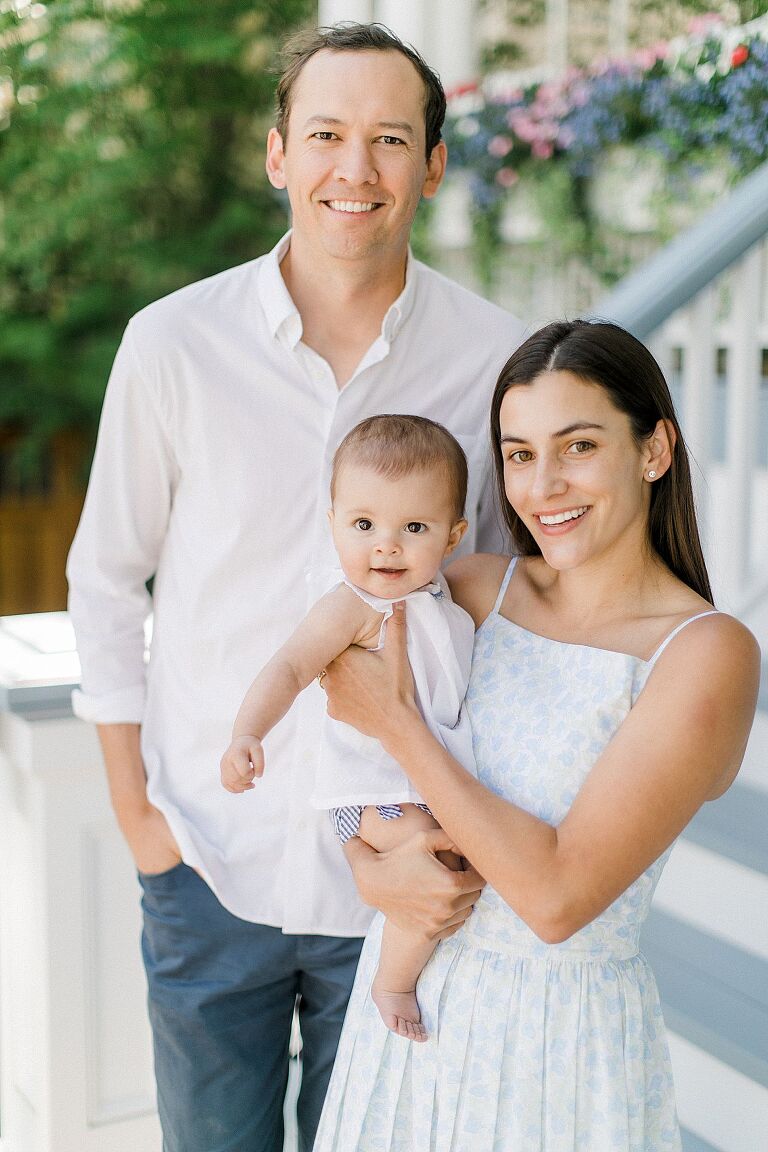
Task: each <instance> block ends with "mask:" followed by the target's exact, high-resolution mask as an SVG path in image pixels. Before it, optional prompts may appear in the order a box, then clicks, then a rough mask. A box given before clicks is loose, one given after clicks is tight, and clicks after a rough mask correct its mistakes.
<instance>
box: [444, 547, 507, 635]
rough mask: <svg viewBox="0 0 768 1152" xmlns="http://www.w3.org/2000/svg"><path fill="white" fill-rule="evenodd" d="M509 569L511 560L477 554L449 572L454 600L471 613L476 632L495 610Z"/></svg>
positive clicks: (450, 568)
mask: <svg viewBox="0 0 768 1152" xmlns="http://www.w3.org/2000/svg"><path fill="white" fill-rule="evenodd" d="M508 567H509V556H495V555H492V554H491V553H487V552H477V553H475V555H474V556H461V557H459V559H458V560H454V562H453V563H452V564H451V565H450V566H449V567H448V568H447V569H446V572H445V578H446V580H447V581H448V587H449V588H450V590H451V596H452V597H453V599H454V600H455V601H456V603H457V604H459V605H460V606H461V607H462V608H463V609H464V611H465V612H469V614H470V616H471V617H472V619H473V620H474V622H475V627H476V628H479V627H480V625H481V624H482V622H483V620H485V618H486V616H487V615H488V614H489V612H490V611H491V609H492V608H493V605H494V604H495V602H496V596H497V595H498V591H499V588H500V587H501V582H502V580H503V579H504V573H505V572H506V570H507V568H508Z"/></svg>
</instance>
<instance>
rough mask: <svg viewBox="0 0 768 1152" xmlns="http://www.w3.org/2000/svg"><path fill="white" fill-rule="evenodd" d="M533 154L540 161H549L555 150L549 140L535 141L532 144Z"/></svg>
mask: <svg viewBox="0 0 768 1152" xmlns="http://www.w3.org/2000/svg"><path fill="white" fill-rule="evenodd" d="M531 152H532V153H533V155H534V156H538V157H539V159H540V160H549V158H550V156H551V155H552V153H553V152H554V148H553V147H552V144H551V143H550V141H549V140H534V141H533V143H532V144H531Z"/></svg>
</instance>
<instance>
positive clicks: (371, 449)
mask: <svg viewBox="0 0 768 1152" xmlns="http://www.w3.org/2000/svg"><path fill="white" fill-rule="evenodd" d="M466 490H467V462H466V459H465V457H464V453H463V451H462V449H461V447H460V445H459V444H458V443H457V441H456V440H455V439H454V438H453V436H451V434H450V433H449V432H447V431H446V429H445V428H443V427H442V426H441V425H440V424H435V423H434V422H433V421H431V420H427V419H425V418H423V417H420V416H373V417H371V418H370V419H368V420H364V421H362V423H360V424H358V425H357V426H356V427H355V428H353V429H352V431H351V432H350V433H349V434H348V435H347V436H346V437H345V438H344V440H342V442H341V444H340V445H339V448H338V450H337V452H336V455H335V457H334V460H333V470H332V475H331V510H330V512H329V514H328V515H329V518H330V521H331V528H332V531H333V542H334V545H335V547H336V552H337V554H338V558H339V562H340V565H341V568H340V570H339V569H335V570H334V571H333V572H332V573H331V574H330V577H329V591H327V592H326V593H325V595H324V596H322V597H321V599H320V600H318V601H317V603H316V604H314V606H313V607H312V608H311V609H310V611H309V613H308V614H307V616H306V617H305V618H304V620H303V621H302V622H301V624H300V625H299V626H298V628H297V629H296V631H295V632H294V633H293V635H292V636H291V637H290V639H289V640H288V641H287V642H286V643H285V644H284V645H283V647H282V648H281V649H280V650H279V651H278V652H277V653H276V654H275V655H274V656H273V657H272V659H271V660H270V661H269V663H268V664H267V665H266V666H265V667H264V668H263V669H262V670H261V672H260V673H259V675H258V676H257V677H256V679H255V680H254V682H253V684H252V685H251V687H250V688H249V689H248V692H247V694H246V696H245V699H244V700H243V703H242V705H241V707H240V711H239V712H238V714H237V718H236V720H235V724H234V729H233V736H232V743H231V744H230V746H229V748H228V749H227V751H226V752H225V754H224V756H223V758H222V761H221V779H222V783H223V785H224V787H225V788H227V789H228V790H229V791H230V792H244V791H245V790H246V789H249V788H253V786H254V785H253V778H254V777H255V776H261V775H262V773H263V771H264V754H263V751H262V743H261V742H262V740H263V739H264V737H265V736H266V734H267V733H268V732H269V731H270V729H272V728H273V727H274V726H275V725H276V724H277V722H278V721H279V720H280V719H281V718H282V717H283V716H284V715H285V713H286V712H287V711H288V709H289V708H290V707H291V705H292V704H293V702H294V700H295V699H296V697H297V696H298V694H299V693H300V692H301V691H302V690H303V689H304V688H306V687H307V686H308V685H310V684H311V683H312V681H313V680H314V679H315V678H316V677H317V678H319V677H321V676H322V671H323V669H324V668H325V666H326V665H327V664H329V663H330V662H331V661H332V660H333V659H334V657H336V656H338V655H339V654H340V653H341V652H343V651H344V650H345V649H346V648H348V647H349V645H350V644H357V645H359V646H361V647H363V648H368V649H371V650H374V649H377V648H380V647H381V645H382V643H383V638H384V629H385V626H386V620H387V619H388V617H389V616H391V615H392V604H393V603H394V602H396V601H400V600H405V601H406V602H407V612H406V631H407V643H408V656H409V659H410V662H411V668H412V671H413V678H414V684H415V689H416V703H417V705H418V707H419V708H420V710H421V712H422V715H423V716H424V719H425V720H426V722H427V724H428V725H429V727H430V729H431V730H432V732H433V733H434V734H435V736H436V737H437V738H438V739H439V740H440V741H441V742H442V743H443V744H444V746H445V747H447V748H448V749H449V751H450V752H451V753H452V754H453V755H454V756H455V757H456V758H457V759H459V760H460V762H461V763H463V764H464V766H465V767H466V768H468V769H470V770H472V771H474V759H473V756H472V739H471V733H470V731H469V724H468V721H467V720H466V718H465V717H464V715H463V714H462V712H461V704H462V701H463V699H464V693H465V690H466V686H467V680H468V678H469V665H470V661H471V657H472V643H473V637H474V625H473V623H472V620H471V619H470V617H469V616H468V615H467V614H466V612H464V611H463V610H462V609H461V608H459V607H458V605H456V604H454V603H453V602H452V601H451V599H450V594H449V592H448V588H447V585H446V583H445V580H444V579H443V577H442V575H441V574H440V564H441V562H442V561H443V559H444V558H445V557H446V556H448V555H449V553H451V552H452V551H453V550H454V548H455V547H456V546H457V544H458V543H459V541H460V540H461V538H462V536H463V535H464V532H465V531H466V528H467V522H466V520H465V519H464V502H465V499H466ZM312 803H313V805H314V806H315V807H317V808H325V809H328V810H329V811H330V813H331V817H332V820H333V824H334V828H335V830H336V833H337V835H338V837H339V839H340V840H341V842H342V844H344V843H346V841H347V840H349V839H351V838H352V837H353V836H360V837H361V838H362V839H363V840H364V841H365V842H366V843H367V844H369V845H370V846H371V847H372V848H374V849H375V850H376V851H379V852H383V851H388V850H390V849H391V848H393V847H394V846H395V845H396V844H399V843H402V842H404V841H405V840H407V839H409V838H410V837H411V836H413V835H414V833H415V832H416V831H417V830H419V829H424V828H436V827H438V825H437V822H436V821H435V820H434V818H433V816H432V814H431V813H430V811H429V809H428V808H427V806H426V805H425V804H424V803H423V802H422V800H421V797H420V796H419V795H418V793H416V792H415V791H414V789H413V787H412V786H411V784H410V781H409V780H408V778H407V777H406V776H405V774H404V773H403V771H402V769H401V768H400V766H399V765H398V764H397V763H396V761H395V760H393V759H392V757H391V756H389V755H388V754H387V753H386V752H385V751H384V749H383V748H382V746H381V745H380V744H379V743H378V741H376V740H372V739H371V738H370V737H367V736H363V735H361V734H360V733H359V732H357V731H356V730H355V729H354V728H351V727H349V726H348V725H346V724H342V723H341V722H339V721H335V720H331V719H330V718H329V717H327V716H326V718H325V727H324V732H323V738H322V741H321V749H320V757H319V764H318V769H317V774H316V779H315V790H314V795H313V797H312ZM440 858H441V859H442V860H443V863H445V864H447V865H448V866H449V867H451V868H453V869H454V870H458V869H460V868H461V866H462V865H461V860H460V858H459V857H458V856H457V855H455V854H454V853H440ZM433 950H434V943H433V942H431V941H429V940H425V939H424V938H423V937H422V936H420V935H417V934H416V933H410V932H407V931H405V930H403V929H401V928H399V927H397V926H396V925H394V924H392V923H391V922H390V921H389V920H387V921H386V922H385V924H384V930H383V935H382V943H381V956H380V959H379V967H378V971H377V974H376V977H375V980H374V983H373V987H372V990H371V995H372V997H373V1000H374V1002H375V1003H376V1006H377V1007H378V1009H379V1012H380V1013H381V1016H382V1019H383V1020H384V1023H385V1024H386V1025H387V1027H388V1028H390V1029H392V1031H393V1032H396V1033H397V1034H398V1035H400V1036H404V1037H406V1038H407V1039H410V1040H426V1038H427V1036H426V1030H425V1028H424V1026H423V1024H422V1023H421V1014H420V1012H419V1006H418V1002H417V1000H416V981H417V979H418V976H419V973H420V972H421V970H422V968H423V967H424V965H425V964H426V962H427V960H428V959H429V957H430V956H431V954H432V952H433Z"/></svg>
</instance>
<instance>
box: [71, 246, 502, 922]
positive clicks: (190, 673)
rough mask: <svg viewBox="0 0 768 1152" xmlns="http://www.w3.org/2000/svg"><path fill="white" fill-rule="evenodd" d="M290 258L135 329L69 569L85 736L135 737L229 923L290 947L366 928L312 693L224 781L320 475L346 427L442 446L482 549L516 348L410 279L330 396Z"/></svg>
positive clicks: (315, 542) (294, 598)
mask: <svg viewBox="0 0 768 1152" xmlns="http://www.w3.org/2000/svg"><path fill="white" fill-rule="evenodd" d="M289 242H290V234H289V235H288V236H286V237H285V238H284V239H283V240H282V241H281V242H280V244H279V245H278V246H277V247H276V248H275V249H274V250H273V251H272V252H271V253H269V254H268V255H267V256H264V257H262V258H260V259H258V260H253V261H251V262H249V263H247V264H244V265H242V266H240V267H238V268H233V269H230V270H228V271H226V272H222V273H221V274H219V275H218V276H213V277H211V278H210V279H208V280H203V281H201V282H199V283H197V284H192V285H190V286H189V287H187V288H183V289H181V290H180V291H178V292H175V293H173V294H172V295H170V296H168V297H166V298H165V299H162V300H159V301H157V302H156V303H154V304H152V305H150V306H149V307H148V308H146V309H144V310H143V311H142V312H140V313H139V314H138V315H137V316H135V317H134V318H133V320H132V321H131V322H130V324H129V325H128V328H127V330H126V333H125V336H124V339H123V342H122V344H121V347H120V349H119V351H118V354H117V357H116V359H115V364H114V368H113V370H112V374H111V377H110V381H109V387H108V389H107V394H106V398H105V401H104V410H103V414H102V420H101V427H100V431H99V439H98V444H97V449H96V455H95V458H94V462H93V469H92V472H91V479H90V484H89V488H88V495H87V498H86V502H85V508H84V511H83V516H82V520H81V522H80V526H79V528H78V531H77V535H76V537H75V541H74V544H73V546H72V551H71V554H70V558H69V565H68V575H69V580H70V612H71V615H72V620H73V623H74V626H75V631H76V634H77V640H78V648H79V652H80V658H81V663H82V690H81V691H79V692H77V693H75V696H74V701H73V703H74V708H75V712H76V714H77V715H78V716H80V717H82V718H83V719H85V720H89V721H93V722H96V723H102V724H109V723H133V722H140V723H141V725H142V752H143V756H144V762H145V766H146V771H147V779H148V796H149V799H150V801H151V802H152V803H153V804H155V805H156V806H157V807H158V808H159V809H160V810H161V811H162V812H163V813H164V815H165V816H166V818H167V820H168V822H169V824H170V827H171V830H172V832H173V834H174V836H175V837H176V840H177V841H178V844H179V848H180V849H181V852H182V856H183V859H184V860H185V861H186V863H188V864H190V865H191V866H193V867H194V868H197V869H198V870H199V872H200V873H201V874H202V875H203V876H204V877H205V879H206V880H207V882H208V883H209V884H210V885H211V887H212V888H213V890H214V891H215V892H216V894H217V896H218V897H219V899H220V900H221V902H222V903H223V904H224V905H225V907H227V908H229V909H230V910H231V911H232V912H234V913H235V914H236V915H237V916H240V917H242V918H244V919H246V920H252V921H255V922H258V923H262V924H270V925H274V926H278V927H282V928H283V930H284V931H286V932H306V933H321V934H326V935H339V936H355V935H360V934H362V933H364V932H365V930H366V928H367V926H368V923H369V919H370V910H369V909H367V908H365V907H364V906H363V904H362V903H361V901H360V899H359V897H358V896H357V893H356V890H355V886H354V883H353V880H352V877H351V874H350V872H349V869H348V867H347V864H346V861H345V859H344V857H343V854H342V852H341V849H340V847H339V844H338V842H337V840H336V838H335V836H334V835H333V833H332V830H331V826H330V821H329V819H328V814H327V813H324V812H317V811H315V810H313V809H312V808H311V807H310V805H309V802H308V801H309V795H310V790H311V782H312V777H313V769H314V763H313V757H314V755H315V753H316V749H317V743H318V740H317V734H318V731H319V724H320V719H321V715H322V710H323V705H324V699H325V697H324V695H323V693H322V691H321V690H320V689H319V688H318V687H317V686H316V685H313V686H312V687H311V688H309V689H307V691H306V692H304V693H303V694H302V697H301V699H300V700H299V701H298V702H297V704H296V705H295V706H294V707H293V708H292V709H291V711H290V713H289V714H288V716H287V717H286V718H285V719H284V720H283V721H282V722H281V723H280V724H279V725H278V726H277V727H276V728H275V729H274V731H273V732H271V733H270V735H269V736H268V738H267V740H266V741H265V755H266V765H267V766H266V772H265V775H264V777H263V779H262V780H259V781H257V784H256V788H255V789H254V790H253V791H251V792H247V793H245V794H243V795H239V796H235V795H232V794H231V793H229V792H226V791H225V790H224V789H223V788H222V787H221V784H220V782H219V759H220V757H221V754H222V752H223V751H224V749H225V748H226V747H227V745H228V743H229V739H230V733H231V727H232V722H233V719H234V716H235V713H236V711H237V709H238V707H239V704H240V701H241V699H242V696H243V694H244V692H245V690H246V688H247V687H248V685H249V683H250V681H251V680H252V679H253V677H254V675H255V673H256V672H257V671H258V670H259V668H260V667H261V666H262V665H263V664H264V663H265V662H266V661H267V659H268V658H269V657H270V656H271V655H272V654H273V653H274V651H275V650H276V649H277V648H278V647H279V646H280V645H281V644H282V643H283V641H284V640H285V639H286V638H287V636H288V635H289V634H290V633H291V631H292V630H293V628H294V627H295V626H296V624H297V623H298V621H299V620H300V619H301V617H302V616H303V614H304V613H305V612H306V610H307V608H308V606H309V604H310V603H311V601H312V599H313V596H314V593H313V590H312V589H311V588H310V587H309V586H308V583H307V572H308V571H309V570H310V569H313V568H323V567H327V566H328V565H329V564H333V563H334V562H335V557H334V554H333V550H332V544H331V539H330V531H329V527H328V521H327V516H326V512H327V509H328V506H329V502H330V501H329V476H330V466H331V460H332V457H333V453H334V451H335V449H336V446H337V445H338V443H339V441H340V440H341V439H342V437H343V436H344V435H345V434H346V433H347V432H348V431H349V430H350V429H351V428H352V427H354V425H355V424H357V423H358V422H359V421H360V420H361V419H363V418H364V417H366V416H369V415H372V414H375V413H382V412H410V413H416V414H419V415H424V416H429V417H431V418H432V419H434V420H438V421H440V422H441V423H443V424H445V425H446V426H447V427H448V428H449V429H450V430H451V431H452V432H453V433H454V434H455V435H456V436H457V438H458V439H459V441H460V442H461V444H462V445H463V447H464V449H465V451H466V453H467V456H468V459H469V465H470V486H469V498H468V502H467V514H468V518H469V521H470V529H469V531H468V533H467V535H466V536H465V539H464V542H463V546H462V550H463V551H472V550H475V548H476V547H477V540H478V532H479V531H485V533H486V540H488V539H490V537H489V536H488V535H487V533H488V531H489V530H492V529H491V527H490V526H491V524H492V520H493V512H492V510H491V508H490V507H488V499H487V496H488V491H489V486H488V451H487V432H486V426H487V424H488V411H489V398H490V393H491V389H492V386H493V384H494V382H495V379H496V377H497V375H498V372H499V370H500V368H501V366H502V365H503V364H504V362H505V360H506V359H507V357H508V356H509V355H511V353H512V351H513V350H514V349H515V348H516V347H517V345H518V344H519V343H520V340H521V338H522V335H523V331H522V326H521V324H520V323H519V322H518V321H517V320H515V319H514V318H513V317H511V316H510V315H508V314H507V313H505V312H503V311H502V310H501V309H499V308H497V307H495V306H494V305H492V304H489V303H487V302H485V301H483V300H481V299H480V298H479V297H477V296H474V295H472V294H471V293H469V292H467V291H465V290H464V289H462V288H460V287H459V286H458V285H456V284H454V283H452V282H451V281H449V280H446V279H445V278H444V277H442V276H440V275H438V274H437V273H435V272H433V271H432V270H430V269H429V268H427V267H425V266H424V265H423V264H420V263H419V262H417V261H415V260H413V259H412V258H409V262H408V271H407V276H406V283H405V288H404V289H403V292H402V293H401V295H400V296H399V297H398V299H397V300H396V301H395V303H394V304H393V305H392V306H391V308H390V309H389V310H388V312H387V314H386V316H385V317H384V321H383V324H382V327H381V334H380V335H379V336H378V337H377V339H376V340H375V341H374V343H373V344H372V345H371V347H370V348H369V349H368V352H367V353H366V355H365V356H364V357H363V359H362V360H361V362H360V364H359V365H358V368H357V370H356V372H355V374H354V376H353V377H352V379H351V380H350V381H349V383H348V384H346V385H345V387H344V388H342V389H341V390H340V389H339V388H338V387H337V384H336V380H335V378H334V375H333V372H332V371H331V368H330V366H329V365H328V363H327V362H326V361H325V360H323V359H322V358H321V357H320V356H319V355H317V353H315V352H313V351H312V350H311V349H310V348H308V347H307V346H306V345H304V344H303V343H302V341H301V336H302V322H301V317H300V315H299V313H298V311H297V310H296V307H295V305H294V303H293V301H292V299H291V297H290V295H289V294H288V291H287V289H286V286H285V283H284V281H283V278H282V276H281V274H280V260H281V258H282V256H283V255H284V254H285V252H286V251H287V248H288V244H289ZM350 322H351V323H353V322H354V317H351V319H350ZM484 503H485V506H483V504H484ZM153 575H154V584H153V588H152V599H151V601H150V597H149V595H148V593H147V590H146V582H147V581H148V580H149V578H150V577H151V576H153ZM151 608H153V610H154V624H153V636H152V645H151V656H150V660H149V664H148V665H145V660H144V647H145V645H144V625H145V622H146V619H147V616H148V614H149V612H150V609H151Z"/></svg>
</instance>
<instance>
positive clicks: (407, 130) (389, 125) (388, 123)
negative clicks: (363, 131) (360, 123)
mask: <svg viewBox="0 0 768 1152" xmlns="http://www.w3.org/2000/svg"><path fill="white" fill-rule="evenodd" d="M376 127H377V128H385V129H386V130H387V131H392V132H402V133H403V135H404V136H411V137H412V138H413V139H415V137H416V132H415V131H414V129H413V125H411V124H409V123H408V121H407V120H379V122H378V124H377V125H376Z"/></svg>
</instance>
